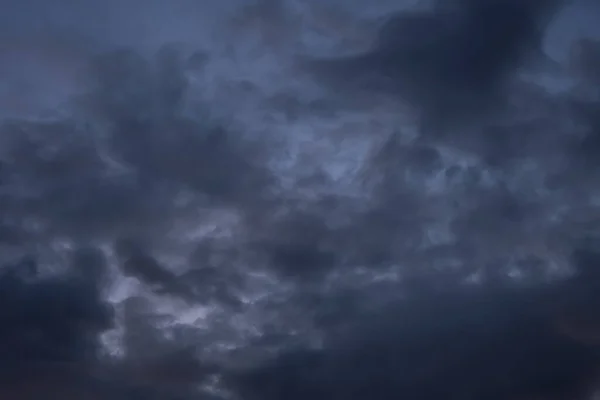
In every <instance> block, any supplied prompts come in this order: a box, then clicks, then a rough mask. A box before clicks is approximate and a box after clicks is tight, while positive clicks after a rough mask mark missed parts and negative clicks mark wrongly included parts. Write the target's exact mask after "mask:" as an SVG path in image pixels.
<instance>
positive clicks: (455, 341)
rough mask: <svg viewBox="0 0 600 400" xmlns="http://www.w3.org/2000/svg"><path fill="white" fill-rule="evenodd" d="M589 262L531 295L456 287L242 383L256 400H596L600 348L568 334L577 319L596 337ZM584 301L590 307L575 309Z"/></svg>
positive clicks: (373, 319) (387, 310)
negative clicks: (589, 398) (541, 399)
mask: <svg viewBox="0 0 600 400" xmlns="http://www.w3.org/2000/svg"><path fill="white" fill-rule="evenodd" d="M583 252H586V254H588V257H587V258H586V257H581V256H577V257H575V259H576V261H577V262H579V263H580V264H581V263H586V262H591V263H592V265H584V268H583V270H584V271H586V272H585V273H584V272H581V275H575V276H574V277H573V278H571V279H570V280H567V281H557V282H554V283H549V284H542V285H540V284H539V283H538V284H536V285H533V286H528V287H526V288H523V287H518V286H514V285H512V284H509V285H507V286H503V287H496V288H490V287H485V286H484V287H479V286H471V287H457V286H453V285H448V286H446V287H445V288H443V289H442V290H441V291H437V292H432V293H429V294H428V295H426V296H422V295H419V296H417V297H414V298H412V299H407V300H404V301H402V302H396V303H392V304H391V305H388V306H387V307H382V308H380V309H379V310H378V311H376V312H374V313H372V314H371V315H367V316H363V317H362V318H355V319H354V322H352V323H351V324H350V326H352V328H350V329H348V330H345V331H342V332H337V333H336V334H334V335H333V336H332V342H331V343H329V344H326V346H325V348H324V349H321V350H292V351H290V352H286V353H284V354H282V355H281V356H279V357H277V358H276V359H275V360H274V361H272V362H271V363H267V364H266V365H264V366H262V367H260V368H257V369H254V370H251V371H249V372H245V373H242V374H241V375H239V376H238V377H237V378H236V379H237V383H238V385H240V388H241V391H242V393H243V395H244V396H247V397H244V398H250V399H253V398H259V399H280V398H290V399H304V398H307V397H311V398H315V399H331V398H345V399H355V398H356V399H362V398H366V397H368V398H373V399H395V398H427V399H430V398H431V399H435V398H439V397H440V396H445V397H449V398H466V399H480V398H497V399H506V398H514V397H515V396H516V397H520V396H530V395H533V396H537V395H539V396H553V395H557V394H560V395H566V396H581V395H587V394H589V393H590V391H591V390H592V387H591V383H593V381H592V380H590V379H593V378H592V377H593V374H594V372H595V371H597V368H598V361H599V357H600V353H598V347H597V342H594V343H595V344H594V345H592V344H589V343H585V339H584V342H581V341H579V340H580V339H582V337H579V336H577V337H570V336H569V334H571V333H573V332H574V331H568V332H567V331H562V330H561V329H563V328H564V325H562V323H563V322H564V320H562V318H563V317H565V316H566V317H567V318H570V317H573V316H575V318H576V319H575V320H567V322H568V323H572V324H573V325H571V326H574V327H575V328H576V329H580V330H579V331H578V332H583V330H584V329H583V328H584V327H587V328H590V325H585V324H589V322H590V321H589V320H586V319H585V318H583V317H579V316H577V315H576V313H573V312H576V311H578V310H580V309H581V308H580V307H581V306H582V305H584V304H589V301H590V300H593V299H595V298H597V295H595V294H594V292H595V284H592V285H591V286H590V281H589V279H590V277H589V276H588V275H587V273H588V272H589V271H590V269H591V271H592V274H593V275H594V276H593V279H597V271H596V270H597V262H598V255H597V253H596V254H594V253H590V252H589V250H586V251H583ZM577 292H579V293H583V295H582V297H579V298H580V299H585V301H584V304H581V303H580V304H575V303H573V301H572V299H573V297H574V294H575V293H577ZM589 311H590V309H588V312H589ZM595 313H596V312H595V311H592V314H593V315H595ZM588 317H589V314H588ZM582 321H584V322H582ZM594 321H595V324H596V325H591V327H592V328H593V327H596V328H597V318H595V319H594ZM578 324H579V325H578ZM596 332H597V331H596ZM596 337H597V336H596ZM588 339H589V338H588ZM577 398H579V397H577Z"/></svg>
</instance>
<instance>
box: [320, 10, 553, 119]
mask: <svg viewBox="0 0 600 400" xmlns="http://www.w3.org/2000/svg"><path fill="white" fill-rule="evenodd" d="M560 3H561V2H560V1H555V0H539V1H538V0H535V1H530V2H522V1H516V0H514V1H513V0H486V1H474V0H473V1H471V0H465V1H458V2H456V1H453V2H444V1H439V2H435V6H434V7H433V9H431V10H427V11H402V12H399V13H397V14H396V15H392V16H389V17H387V20H386V22H385V23H384V24H383V26H382V27H381V29H380V31H379V35H378V38H377V40H376V41H375V43H374V44H373V46H372V48H371V49H369V50H367V51H366V52H364V53H362V54H359V55H353V56H347V57H339V58H332V59H326V60H325V59H324V60H315V61H313V62H311V64H312V68H313V69H314V70H315V72H316V73H317V75H320V76H322V77H324V78H326V80H329V81H334V82H337V83H336V85H337V86H340V85H341V86H349V87H353V88H355V89H362V90H368V91H369V90H375V91H383V92H388V93H392V94H396V95H398V96H400V97H401V98H403V99H404V100H405V101H407V102H408V103H410V104H411V105H414V106H415V107H417V109H419V110H420V111H421V112H423V113H424V117H423V118H424V119H426V120H430V119H432V118H434V119H437V118H440V117H443V118H444V120H445V121H446V122H449V120H448V118H459V119H463V118H465V117H467V116H468V115H470V114H472V113H479V112H482V111H484V110H485V108H486V107H487V105H490V104H491V103H490V102H492V103H497V101H498V100H499V99H500V97H503V96H504V93H503V90H504V89H505V85H506V83H507V79H508V78H510V77H512V76H513V75H514V74H515V73H516V72H517V71H518V69H519V68H520V67H522V66H524V65H526V64H527V62H528V61H531V58H532V57H533V58H534V59H535V58H536V57H537V58H539V57H541V56H542V49H541V45H542V40H543V34H544V28H545V26H546V23H547V20H548V18H549V16H551V15H553V12H554V11H555V10H556V9H558V8H559V7H558V6H559V5H560ZM499 96H500V97H499ZM471 117H472V115H471Z"/></svg>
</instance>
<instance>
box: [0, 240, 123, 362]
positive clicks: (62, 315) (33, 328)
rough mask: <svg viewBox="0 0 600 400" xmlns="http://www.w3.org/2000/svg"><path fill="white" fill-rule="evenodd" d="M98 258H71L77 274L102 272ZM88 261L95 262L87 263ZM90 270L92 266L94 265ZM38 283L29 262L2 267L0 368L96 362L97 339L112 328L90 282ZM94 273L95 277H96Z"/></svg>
mask: <svg viewBox="0 0 600 400" xmlns="http://www.w3.org/2000/svg"><path fill="white" fill-rule="evenodd" d="M98 257H99V256H98V255H95V254H94V255H92V253H89V252H88V254H87V255H83V254H79V255H76V259H75V260H74V262H75V263H76V264H79V263H81V262H82V261H84V260H85V264H86V265H77V267H78V268H81V269H88V268H92V269H103V268H104V266H103V263H104V261H103V260H101V259H100V258H98ZM91 258H94V260H92V259H91ZM94 264H95V265H94ZM78 272H80V273H82V274H83V275H82V278H83V277H84V276H85V275H86V273H85V272H84V271H71V272H70V273H68V274H67V275H66V276H56V277H40V276H39V275H38V274H39V272H38V266H37V260H36V259H35V258H33V257H31V258H26V259H24V260H22V261H21V262H19V263H17V264H15V265H11V266H4V267H3V271H2V276H1V277H0V284H1V286H2V294H1V296H2V311H1V321H2V329H1V331H2V339H1V340H0V346H2V354H3V357H2V363H3V365H4V366H5V368H6V367H9V366H12V365H19V364H21V363H24V364H27V363H28V362H49V363H51V362H85V361H87V360H92V359H94V357H95V351H96V350H97V349H96V347H95V346H96V345H97V343H96V340H97V338H96V335H97V334H98V333H99V332H101V331H103V330H105V329H107V328H109V327H110V326H111V325H112V313H111V308H110V307H109V306H108V305H107V304H105V303H104V301H103V300H101V298H100V290H99V289H100V288H97V287H96V282H95V280H93V279H91V282H90V279H82V278H78V277H77V276H76V275H74V274H78ZM96 274H97V273H94V275H96Z"/></svg>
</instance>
